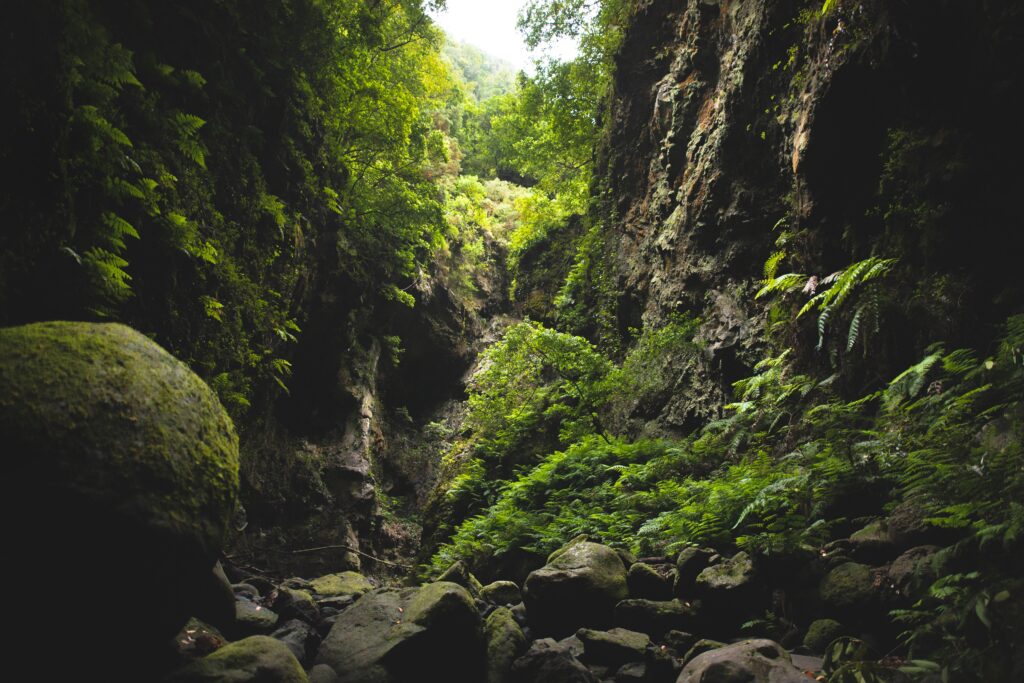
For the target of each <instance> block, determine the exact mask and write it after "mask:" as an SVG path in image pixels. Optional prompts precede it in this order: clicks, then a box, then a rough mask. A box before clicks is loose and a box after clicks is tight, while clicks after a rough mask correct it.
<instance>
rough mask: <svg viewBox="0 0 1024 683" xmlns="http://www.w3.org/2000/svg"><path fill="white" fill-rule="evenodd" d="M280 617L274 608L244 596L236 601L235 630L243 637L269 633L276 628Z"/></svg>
mask: <svg viewBox="0 0 1024 683" xmlns="http://www.w3.org/2000/svg"><path fill="white" fill-rule="evenodd" d="M279 619H280V616H279V615H278V613H277V612H275V611H274V610H272V609H270V608H268V607H264V606H263V605H261V604H259V603H258V602H252V601H251V600H246V599H244V598H243V599H240V600H237V601H235V626H234V631H233V632H234V633H235V634H237V635H240V636H243V637H244V636H251V635H263V634H267V633H270V632H271V631H273V630H274V627H275V626H277V622H278V621H279Z"/></svg>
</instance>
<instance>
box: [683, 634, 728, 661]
mask: <svg viewBox="0 0 1024 683" xmlns="http://www.w3.org/2000/svg"><path fill="white" fill-rule="evenodd" d="M720 647H725V643H723V642H722V641H720V640H712V639H710V638H701V639H700V640H698V641H697V642H696V643H694V644H693V645H692V646H691V647H690V649H689V650H687V651H686V654H685V655H683V657H682V659H683V663H684V664H685V663H686V662H689V661H690V660H691V659H695V658H697V657H699V656H700V655H702V654H704V653H705V652H711V651H712V650H717V649H718V648H720Z"/></svg>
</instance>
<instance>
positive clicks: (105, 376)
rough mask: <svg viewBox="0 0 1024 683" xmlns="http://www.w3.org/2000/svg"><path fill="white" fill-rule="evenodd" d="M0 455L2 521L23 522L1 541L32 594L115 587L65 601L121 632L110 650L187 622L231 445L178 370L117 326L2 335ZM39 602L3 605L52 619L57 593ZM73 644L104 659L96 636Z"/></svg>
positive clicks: (222, 523)
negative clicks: (26, 573) (5, 484)
mask: <svg viewBox="0 0 1024 683" xmlns="http://www.w3.org/2000/svg"><path fill="white" fill-rule="evenodd" d="M0 444H2V449H3V451H4V453H5V456H6V457H5V463H6V472H5V478H6V480H7V481H9V482H16V483H17V489H18V493H19V496H17V497H15V496H6V497H5V504H4V512H5V517H6V518H7V519H9V520H23V521H28V520H31V523H16V524H10V525H8V528H9V530H10V532H9V535H8V537H7V541H8V544H9V547H11V548H16V549H17V552H18V553H19V555H22V556H24V557H30V558H32V563H31V564H32V567H33V573H34V575H33V577H32V583H33V584H36V585H48V584H56V583H59V582H60V581H62V580H63V579H64V578H66V572H67V571H68V568H69V567H74V571H75V572H76V574H77V579H78V582H79V584H80V585H83V586H94V585H104V584H106V583H109V582H110V581H111V577H116V579H114V580H115V581H116V584H117V586H118V590H119V593H120V594H121V595H124V596H126V599H124V600H121V601H117V602H111V601H110V600H109V599H108V597H107V595H106V591H100V590H83V591H80V592H79V593H78V594H77V596H76V604H77V605H78V606H79V608H81V609H83V610H84V611H85V612H88V613H94V614H102V615H104V618H105V619H109V621H110V623H119V624H131V629H129V630H128V631H127V632H125V631H124V630H123V629H121V630H119V632H121V633H123V634H124V637H125V638H127V640H128V641H129V642H122V646H121V647H120V648H118V649H119V650H123V649H135V648H138V647H145V646H147V645H153V644H155V643H159V642H161V641H162V640H163V639H165V638H169V637H171V636H173V635H174V633H175V632H176V631H177V630H178V628H180V627H181V625H182V624H183V623H184V622H185V620H186V619H187V618H188V617H189V616H190V612H192V611H194V610H195V611H198V610H196V605H194V604H193V602H194V596H195V595H197V594H199V593H200V592H201V587H202V586H203V584H204V583H207V579H208V577H209V575H210V570H211V568H212V567H213V564H214V562H215V560H216V556H217V553H218V552H219V551H220V549H221V546H222V543H223V540H224V537H225V533H226V531H227V528H228V521H229V519H230V517H231V514H232V512H233V510H234V506H235V499H236V496H237V494H238V438H237V436H236V434H235V430H234V427H233V426H232V423H231V420H230V419H229V418H228V416H227V414H226V413H225V412H224V409H223V408H222V407H221V405H220V402H219V401H218V400H217V397H216V395H215V394H214V393H213V392H212V391H211V390H210V388H209V387H207V386H206V384H205V383H204V382H203V381H202V380H201V379H200V378H199V377H197V376H196V375H195V374H194V373H193V372H192V371H191V370H189V369H188V368H187V367H186V366H185V365H184V364H183V363H181V362H179V361H178V360H176V359H175V358H174V357H173V356H171V355H170V354H169V353H167V352H166V351H164V350H163V349H162V348H160V347H159V346H158V345H157V344H155V343H154V342H153V341H151V340H150V339H148V338H147V337H145V336H144V335H142V334H140V333H138V332H136V331H134V330H132V329H130V328H128V327H125V326H123V325H117V324H92V323H76V322H49V323H38V324H33V325H25V326H22V327H15V328H7V329H2V330H0ZM48 573H49V574H48ZM142 596H145V599H140V598H141V597H142ZM14 599H15V602H16V603H17V602H18V600H19V599H20V598H19V597H18V596H17V595H15V596H14ZM39 600H40V598H39V596H38V594H37V593H36V592H33V594H32V596H31V601H32V605H31V607H30V608H29V609H26V610H23V609H20V608H19V606H18V605H17V604H15V605H9V607H10V608H11V609H12V610H13V611H14V612H16V613H19V614H23V615H24V614H26V613H27V614H41V615H43V618H45V619H49V618H51V617H50V615H51V614H52V613H55V612H59V611H61V610H62V609H63V608H64V604H63V603H64V601H65V598H64V596H62V595H59V594H52V595H51V594H47V595H44V597H43V601H44V602H45V601H47V600H49V601H51V603H52V604H50V605H49V606H47V605H40V604H39ZM101 603H102V604H101ZM51 608H52V609H51ZM31 630H32V629H29V631H31ZM79 635H80V639H79V640H78V642H77V646H78V647H80V648H81V649H82V651H83V652H85V653H96V652H102V651H107V652H110V648H109V647H107V646H106V645H105V644H103V643H102V642H100V641H103V640H105V639H106V638H107V637H108V636H107V634H106V633H105V631H104V629H102V628H92V629H87V630H86V631H84V632H82V633H81V634H79ZM93 638H95V640H96V642H93Z"/></svg>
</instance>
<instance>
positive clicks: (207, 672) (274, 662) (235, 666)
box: [164, 636, 309, 683]
mask: <svg viewBox="0 0 1024 683" xmlns="http://www.w3.org/2000/svg"><path fill="white" fill-rule="evenodd" d="M308 681H309V678H307V676H306V672H305V671H303V670H302V666H301V665H300V664H299V661H298V660H297V659H296V658H295V655H293V654H292V652H291V650H289V649H288V648H287V647H286V646H285V645H284V643H282V642H280V641H278V640H274V639H273V638H270V637H267V636H252V637H249V638H245V639H244V640H239V641H238V642H235V643H230V644H228V645H225V646H224V647H222V648H220V649H219V650H217V651H216V652H214V653H212V654H209V655H207V656H206V657H203V658H202V659H197V660H195V661H194V662H192V663H191V664H188V665H186V666H185V667H183V668H181V669H179V670H177V671H175V672H174V673H172V674H171V675H169V676H167V677H166V678H165V679H164V683H270V682H273V683H308Z"/></svg>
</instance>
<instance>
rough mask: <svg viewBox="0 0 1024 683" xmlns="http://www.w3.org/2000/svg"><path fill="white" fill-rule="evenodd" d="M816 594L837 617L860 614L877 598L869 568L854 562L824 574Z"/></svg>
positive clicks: (872, 604) (873, 603) (871, 605)
mask: <svg viewBox="0 0 1024 683" xmlns="http://www.w3.org/2000/svg"><path fill="white" fill-rule="evenodd" d="M818 594H819V596H820V597H821V601H822V603H824V604H825V605H826V606H827V607H829V608H831V609H832V610H833V611H834V612H835V613H836V614H838V615H844V614H845V615H849V614H862V613H864V612H865V611H868V610H869V609H870V608H871V607H873V606H874V605H875V603H876V602H877V598H878V592H877V590H876V589H875V579H874V575H873V573H872V571H871V567H869V566H867V565H866V564H858V563H856V562H846V563H845V564H841V565H839V566H838V567H836V568H835V569H832V570H831V571H830V572H829V573H828V574H826V575H825V578H824V579H822V580H821V584H820V585H819V587H818Z"/></svg>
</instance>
